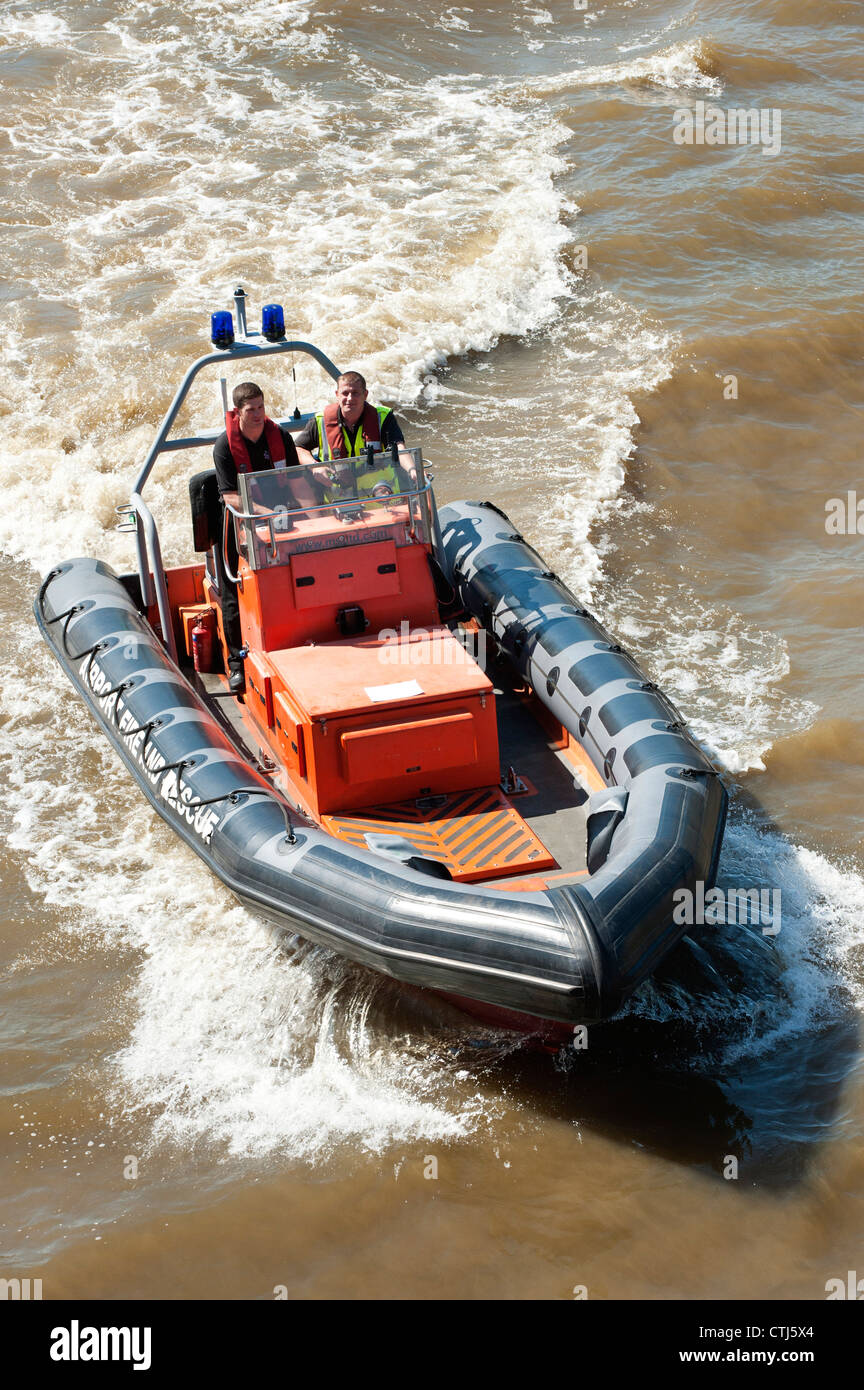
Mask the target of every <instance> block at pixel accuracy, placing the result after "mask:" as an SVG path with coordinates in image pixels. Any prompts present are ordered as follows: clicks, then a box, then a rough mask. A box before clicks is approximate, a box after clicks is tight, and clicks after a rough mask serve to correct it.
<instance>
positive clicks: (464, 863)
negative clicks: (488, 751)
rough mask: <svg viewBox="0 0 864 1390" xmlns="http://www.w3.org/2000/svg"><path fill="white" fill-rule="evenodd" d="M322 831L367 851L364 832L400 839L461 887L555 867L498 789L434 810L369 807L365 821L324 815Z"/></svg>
mask: <svg viewBox="0 0 864 1390" xmlns="http://www.w3.org/2000/svg"><path fill="white" fill-rule="evenodd" d="M322 819H323V823H324V828H325V829H326V830H329V831H330V834H331V835H338V837H339V838H340V839H341V840H347V842H348V843H349V844H352V845H357V846H358V847H359V848H361V849H366V848H367V843H366V839H365V836H366V834H367V833H368V832H370V831H372V832H378V833H380V832H382V831H383V832H386V831H388V830H389V831H392V832H393V833H394V834H397V835H401V836H402V838H403V839H405V840H408V842H409V843H410V844H412V845H416V847H417V853H418V854H420V855H422V856H423V857H424V858H425V859H435V860H437V861H438V862H439V863H442V864H445V865H446V866H447V868H448V869H449V870H450V873H451V874H452V876H453V878H454V879H457V880H459V881H460V882H462V883H472V882H477V881H478V880H480V879H484V878H501V877H504V876H505V875H506V876H507V877H510V876H511V875H513V874H519V873H526V872H527V871H528V870H529V869H530V870H534V871H536V870H539V869H552V868H556V867H557V865H556V861H555V859H554V858H553V857H552V855H551V854H550V853H549V851H548V850H547V848H546V846H545V845H544V844H543V842H542V841H541V840H538V838H537V836H536V835H535V834H534V832H533V830H531V829H530V827H529V826H528V825H526V823H525V821H524V820H523V819H522V817H521V816H520V814H519V812H518V811H517V810H515V808H514V807H513V806H511V805H510V803H509V801H508V800H507V798H506V797H505V796H504V795H503V793H502V792H501V791H499V789H498V788H497V787H481V788H479V789H475V790H473V791H468V792H459V793H457V794H456V795H454V796H448V797H447V798H446V800H444V801H443V802H442V804H440V805H437V806H431V807H429V806H427V807H418V806H417V805H416V804H415V802H413V801H403V802H394V803H391V804H390V805H387V806H373V807H372V808H371V809H370V813H369V815H367V816H324V817H322Z"/></svg>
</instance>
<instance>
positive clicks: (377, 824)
mask: <svg viewBox="0 0 864 1390" xmlns="http://www.w3.org/2000/svg"><path fill="white" fill-rule="evenodd" d="M190 675H191V673H190ZM487 675H488V676H489V678H490V679H491V680H492V683H493V685H494V689H495V704H496V712H497V722H498V738H499V749H500V755H501V768H502V774H506V773H507V771H508V769H509V768H512V769H513V771H514V772H515V774H516V778H517V779H518V781H517V785H524V791H522V790H517V791H514V792H508V793H507V794H505V793H504V792H503V791H502V790H501V789H499V788H497V787H487V788H477V789H475V790H474V791H469V792H459V793H457V794H454V795H452V796H449V797H431V798H428V799H426V800H427V802H428V804H424V803H423V799H421V802H420V803H419V804H418V803H415V802H414V801H408V802H401V803H392V804H388V805H386V806H370V807H369V808H368V809H364V811H363V812H354V813H351V814H342V815H338V816H324V817H323V825H324V828H325V829H326V830H328V831H329V832H330V833H331V834H333V835H337V836H338V837H339V838H340V839H344V840H346V841H347V842H349V843H353V844H357V845H360V846H364V847H365V845H366V844H368V841H366V839H365V836H366V835H367V834H370V833H372V834H386V833H389V834H391V835H398V836H399V837H400V838H401V839H404V840H408V841H409V842H410V843H411V844H412V845H415V846H416V848H417V853H418V855H419V856H422V857H424V858H426V859H433V860H436V861H438V862H440V863H442V864H444V865H446V867H447V869H448V870H449V872H450V874H451V875H452V877H453V878H454V879H458V880H461V881H464V882H473V881H479V880H483V879H486V880H491V879H497V878H503V877H509V876H511V875H518V874H528V873H531V874H534V873H537V874H541V875H542V874H543V872H544V871H546V872H549V871H551V872H554V871H555V870H556V869H560V870H567V871H569V872H571V873H572V872H574V871H583V872H584V871H585V870H586V849H587V845H586V822H587V802H588V792H589V790H590V786H586V785H585V784H584V783H583V780H582V778H581V777H580V775H579V771H578V769H577V768H576V767H574V766H573V764H572V762H571V761H569V760H568V758H567V757H566V756H565V754H564V753H563V752H561V751H560V750H558V749H556V748H555V747H553V746H552V741H551V740H550V738H549V737H548V735H547V734H546V732H545V731H544V729H543V728H542V727H541V725H540V724H539V723H538V721H537V720H536V719H535V718H534V716H533V714H532V712H531V710H530V708H529V707H528V705H527V703H526V701H525V700H524V699H523V698H521V697H520V695H519V694H518V693H517V691H516V689H515V688H514V686H513V684H512V683H511V682H510V681H509V680H508V675H509V671H508V669H507V668H506V667H503V666H499V665H497V664H495V663H491V662H490V664H489V665H488V667H487ZM195 679H196V680H197V684H198V689H199V690H200V692H201V693H202V695H204V697H205V699H206V700H207V703H208V705H209V706H210V708H211V709H212V710H213V712H214V714H215V716H216V718H217V719H218V720H219V722H220V723H221V725H222V727H223V728H224V729H225V731H226V732H227V733H228V735H229V737H231V739H232V740H233V741H234V743H236V744H237V746H238V748H239V749H240V751H241V752H242V754H243V755H244V757H246V758H251V759H252V760H253V761H255V762H257V763H258V765H259V767H260V769H261V770H262V771H264V772H265V773H268V772H269V773H272V771H273V769H272V768H271V767H269V766H268V763H267V759H268V758H269V757H270V753H269V750H268V749H267V748H266V747H264V746H263V741H261V740H257V739H255V737H254V734H253V732H252V730H251V729H250V726H249V724H248V723H247V722H246V721H245V720H244V718H243V714H242V712H241V708H240V706H239V705H238V704H237V702H236V701H235V699H234V698H233V697H232V696H231V695H229V693H228V688H227V683H226V682H225V680H224V678H223V677H221V676H214V675H198V676H197V677H196V678H195ZM274 782H276V783H277V784H279V785H280V786H281V788H282V790H283V791H285V792H286V795H287V796H288V798H289V800H290V799H293V798H292V797H291V791H290V787H288V786H287V785H285V784H283V782H282V779H281V778H279V777H278V774H277V775H276V776H275V777H274Z"/></svg>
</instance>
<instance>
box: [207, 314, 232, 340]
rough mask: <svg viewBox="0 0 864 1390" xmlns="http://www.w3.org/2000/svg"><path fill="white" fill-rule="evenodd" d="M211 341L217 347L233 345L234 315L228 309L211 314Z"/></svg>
mask: <svg viewBox="0 0 864 1390" xmlns="http://www.w3.org/2000/svg"><path fill="white" fill-rule="evenodd" d="M210 341H211V343H213V345H214V347H217V348H230V347H233V345H234V315H233V314H232V313H229V311H228V310H227V309H220V310H219V311H218V312H217V313H215V314H211V315H210Z"/></svg>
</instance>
